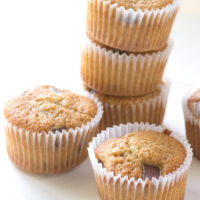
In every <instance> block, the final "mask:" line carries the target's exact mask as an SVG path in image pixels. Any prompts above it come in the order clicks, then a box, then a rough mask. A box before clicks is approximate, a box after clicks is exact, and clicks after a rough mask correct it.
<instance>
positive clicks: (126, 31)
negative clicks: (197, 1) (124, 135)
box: [86, 0, 181, 52]
mask: <svg viewBox="0 0 200 200" xmlns="http://www.w3.org/2000/svg"><path fill="white" fill-rule="evenodd" d="M180 3H181V0H148V1H146V0H124V1H121V0H87V26H86V33H87V35H88V36H90V37H91V38H93V39H94V40H96V41H98V42H100V43H102V44H104V45H107V46H109V47H112V48H115V49H119V50H123V51H130V52H147V51H156V50H160V49H163V48H164V47H165V45H166V44H167V41H168V38H169V35H170V32H171V29H172V26H173V23H174V20H175V17H176V14H177V11H178V9H179V6H180Z"/></svg>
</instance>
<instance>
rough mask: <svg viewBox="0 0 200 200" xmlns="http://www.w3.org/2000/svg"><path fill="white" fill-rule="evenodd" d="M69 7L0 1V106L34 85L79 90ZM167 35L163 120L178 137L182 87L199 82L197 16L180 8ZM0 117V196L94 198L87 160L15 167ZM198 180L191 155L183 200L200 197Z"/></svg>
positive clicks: (78, 31) (5, 199) (79, 13)
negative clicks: (47, 172) (57, 166)
mask: <svg viewBox="0 0 200 200" xmlns="http://www.w3.org/2000/svg"><path fill="white" fill-rule="evenodd" d="M81 2H82V1H81ZM70 6H71V7H70V8H69V6H68V5H67V3H66V1H64V0H60V1H52V0H49V1H45V0H40V1H39V0H35V1H27V0H26V1H25V0H19V1H14V0H7V1H0V91H1V95H0V109H2V107H3V102H4V101H6V100H7V99H9V98H11V97H13V96H16V95H18V94H20V93H21V92H23V91H24V90H26V89H27V88H31V87H34V86H36V85H39V84H52V85H55V86H57V87H64V88H67V89H70V90H73V91H78V90H80V88H81V79H80V75H79V68H80V51H79V50H80V43H81V42H82V38H83V37H82V35H83V32H84V26H85V24H84V12H83V10H84V7H83V6H84V4H83V3H82V4H80V5H79V6H76V1H75V2H74V3H72V5H70ZM74 9H76V12H75V13H76V14H75V13H74V12H73V10H74ZM76 25H77V26H76ZM172 37H173V39H174V40H175V45H174V49H173V51H172V54H171V56H170V59H169V62H168V65H167V68H166V71H165V73H166V75H167V76H169V77H171V79H172V81H173V82H174V84H173V86H172V90H171V94H170V98H169V102H168V107H167V112H166V117H165V120H164V124H165V125H166V126H168V127H169V128H171V129H173V130H174V131H177V132H180V134H183V135H184V134H185V130H184V121H183V115H182V108H181V96H182V95H183V94H184V92H185V91H186V90H187V87H188V86H191V85H194V86H200V79H199V74H200V61H199V60H200V59H199V57H200V14H199V15H198V14H196V15H193V14H185V13H182V12H180V13H179V14H178V16H177V20H176V22H175V25H174V28H173V31H172ZM0 116H1V117H0V128H1V134H0V200H13V199H15V200H36V199H37V200H46V199H48V200H64V199H65V200H66V199H67V200H68V199H70V200H71V199H73V200H86V199H87V200H95V199H99V196H98V193H97V189H96V184H95V181H94V178H93V174H92V168H91V166H90V162H89V160H88V159H87V160H86V161H85V162H84V163H82V164H81V165H80V166H79V167H77V168H76V169H74V170H71V171H69V172H67V173H64V174H60V175H54V176H40V175H29V174H26V173H24V172H22V171H20V170H18V169H16V168H15V167H14V166H13V165H12V164H11V162H10V161H9V159H8V157H7V154H6V149H5V139H4V134H3V128H2V123H1V121H2V120H1V118H2V115H1V114H0ZM199 184H200V161H197V160H196V159H193V162H192V166H191V170H190V173H189V178H188V184H187V190H186V198H185V199H186V200H191V199H192V200H199V199H200V190H199Z"/></svg>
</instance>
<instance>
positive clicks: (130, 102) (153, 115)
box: [85, 80, 171, 130]
mask: <svg viewBox="0 0 200 200" xmlns="http://www.w3.org/2000/svg"><path fill="white" fill-rule="evenodd" d="M170 86H171V82H170V81H169V80H167V81H166V82H165V83H162V84H160V85H159V90H160V91H159V92H158V93H155V94H154V95H153V94H152V95H151V96H150V95H146V96H142V97H110V96H107V95H102V94H100V93H97V92H95V91H93V90H90V89H89V88H86V87H85V90H87V91H89V92H90V93H92V94H94V95H95V96H96V97H97V98H99V99H100V100H101V102H102V104H103V106H104V113H103V116H102V119H101V121H100V130H104V129H106V128H107V127H112V126H114V125H119V124H126V123H128V122H131V123H134V122H149V123H150V124H157V125H160V124H162V122H163V118H164V114H165V109H166V105H167V99H168V94H169V91H170ZM110 98H112V100H113V101H112V100H110Z"/></svg>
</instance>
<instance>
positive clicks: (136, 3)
mask: <svg viewBox="0 0 200 200" xmlns="http://www.w3.org/2000/svg"><path fill="white" fill-rule="evenodd" d="M105 1H110V2H111V3H112V4H114V3H117V6H118V7H120V6H124V7H125V8H126V9H129V8H133V9H134V10H138V9H140V10H143V11H144V10H145V9H147V10H151V9H161V8H163V7H165V6H167V5H169V4H172V3H173V2H174V0H105Z"/></svg>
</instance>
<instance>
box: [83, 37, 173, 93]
mask: <svg viewBox="0 0 200 200" xmlns="http://www.w3.org/2000/svg"><path fill="white" fill-rule="evenodd" d="M172 46H173V42H172V40H170V41H169V42H168V44H167V45H166V47H165V48H164V49H162V50H160V51H158V52H150V53H135V54H134V53H127V52H118V51H115V50H114V49H111V48H109V47H106V46H103V45H101V44H99V43H98V42H94V41H92V40H90V39H89V38H86V42H85V44H84V46H83V47H82V53H81V77H82V80H83V82H84V83H85V84H86V85H87V86H88V87H89V88H92V89H93V90H96V91H98V92H100V93H103V94H108V95H114V96H138V95H144V94H147V93H151V92H153V91H154V90H155V89H156V88H157V87H158V86H159V84H160V82H161V80H162V76H163V72H164V69H165V66H166V63H167V61H168V57H169V54H170V52H171V49H172Z"/></svg>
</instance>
